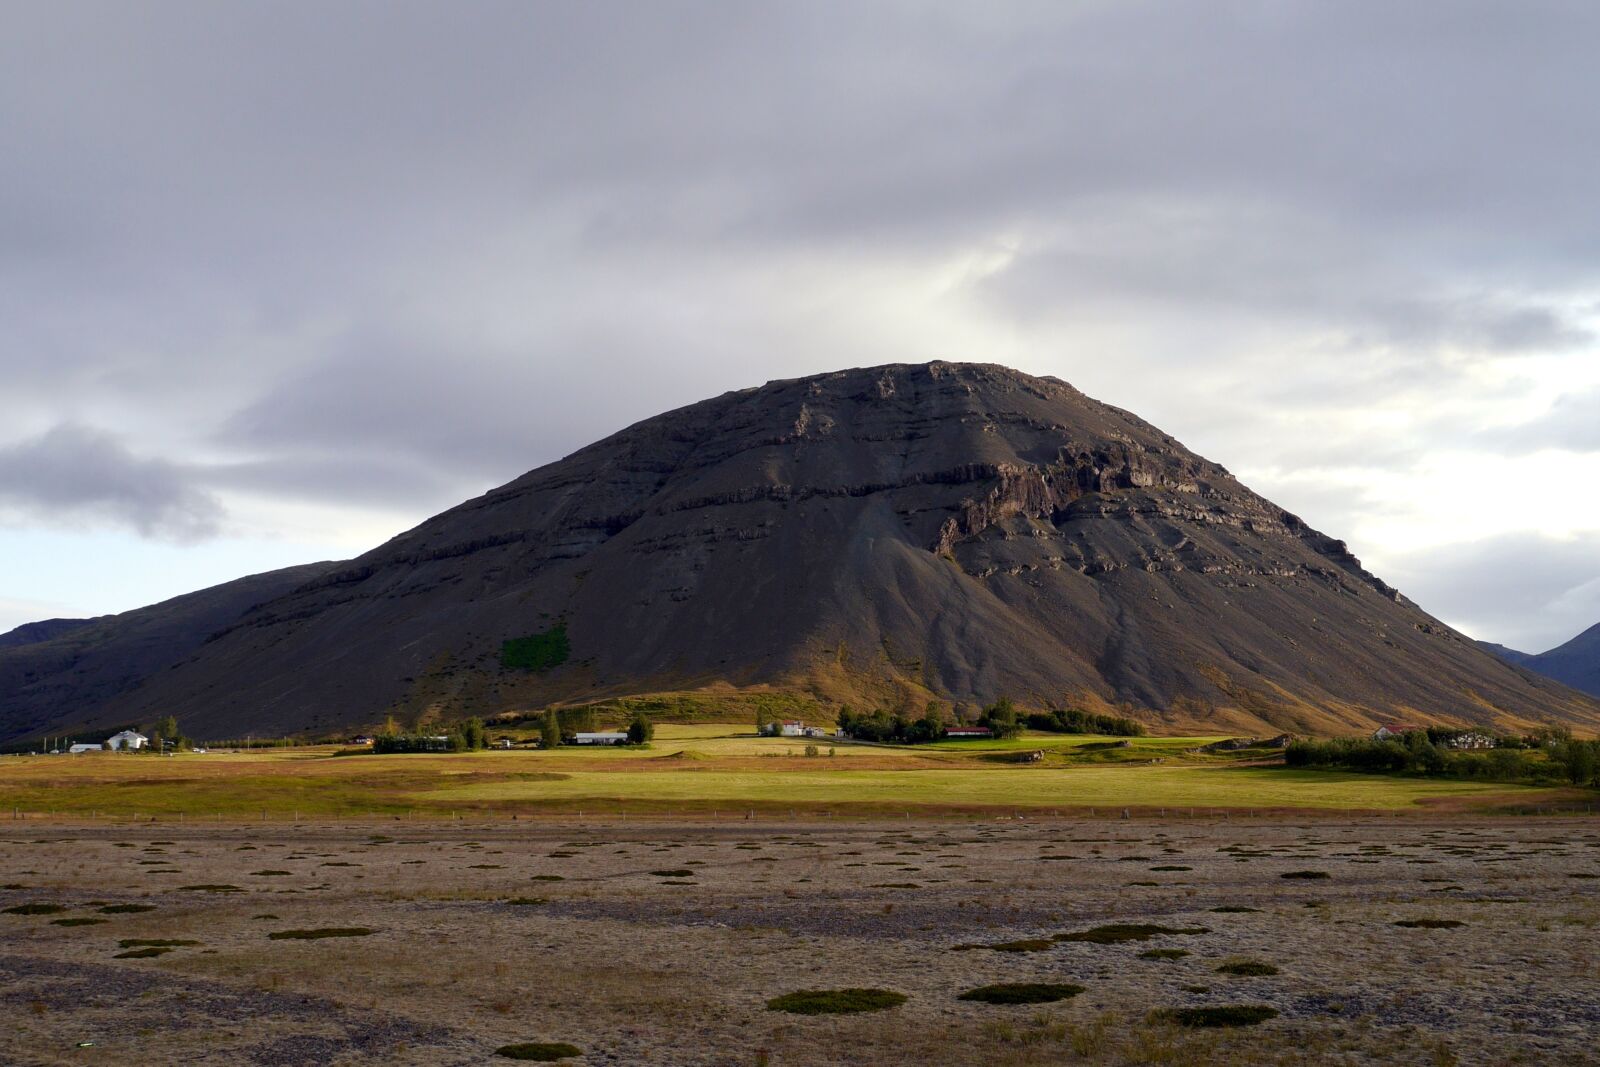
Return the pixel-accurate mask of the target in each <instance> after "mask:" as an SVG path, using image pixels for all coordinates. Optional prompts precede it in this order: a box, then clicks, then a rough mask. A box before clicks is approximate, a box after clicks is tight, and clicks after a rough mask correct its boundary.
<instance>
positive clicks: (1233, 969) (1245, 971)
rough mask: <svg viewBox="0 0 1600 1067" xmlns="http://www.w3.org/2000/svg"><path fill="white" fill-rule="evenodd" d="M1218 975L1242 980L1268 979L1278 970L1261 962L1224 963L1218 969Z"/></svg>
mask: <svg viewBox="0 0 1600 1067" xmlns="http://www.w3.org/2000/svg"><path fill="white" fill-rule="evenodd" d="M1217 973H1218V974H1232V975H1237V976H1238V977H1240V978H1266V977H1268V976H1270V975H1274V974H1277V973H1278V968H1276V967H1274V966H1273V965H1272V964H1270V963H1262V962H1261V961H1259V960H1240V961H1238V962H1237V963H1224V964H1223V965H1222V966H1221V967H1218V968H1217Z"/></svg>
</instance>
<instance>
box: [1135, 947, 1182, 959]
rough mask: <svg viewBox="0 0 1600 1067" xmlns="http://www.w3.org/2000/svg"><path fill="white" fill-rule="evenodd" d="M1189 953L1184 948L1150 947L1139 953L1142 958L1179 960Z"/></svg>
mask: <svg viewBox="0 0 1600 1067" xmlns="http://www.w3.org/2000/svg"><path fill="white" fill-rule="evenodd" d="M1188 954H1189V950H1188V949H1186V948H1151V949H1146V950H1145V951H1143V952H1141V953H1139V958H1140V959H1142V960H1181V959H1183V957H1185V956H1187V955H1188Z"/></svg>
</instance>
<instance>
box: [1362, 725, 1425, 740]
mask: <svg viewBox="0 0 1600 1067" xmlns="http://www.w3.org/2000/svg"><path fill="white" fill-rule="evenodd" d="M1421 729H1422V727H1420V726H1413V725H1412V724H1411V723H1408V722H1386V723H1384V724H1383V725H1382V726H1380V727H1378V728H1377V729H1376V730H1374V731H1372V739H1373V740H1374V741H1391V740H1392V741H1398V740H1399V739H1400V738H1402V737H1404V736H1405V735H1406V734H1411V733H1416V732H1417V731H1418V730H1421Z"/></svg>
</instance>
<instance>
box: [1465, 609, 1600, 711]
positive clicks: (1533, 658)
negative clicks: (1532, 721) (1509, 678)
mask: <svg viewBox="0 0 1600 1067" xmlns="http://www.w3.org/2000/svg"><path fill="white" fill-rule="evenodd" d="M1480 644H1482V645H1483V647H1484V648H1487V649H1488V650H1489V651H1491V652H1493V653H1494V654H1495V655H1497V656H1500V657H1501V658H1503V659H1506V660H1508V661H1510V662H1512V663H1515V664H1517V665H1518V666H1519V667H1526V668H1527V669H1528V670H1530V671H1534V672H1535V673H1537V674H1542V675H1544V676H1545V677H1546V678H1554V679H1555V680H1556V681H1558V682H1560V683H1562V684H1563V685H1570V686H1571V687H1572V688H1574V689H1581V690H1583V691H1584V692H1585V693H1589V694H1592V695H1594V696H1600V624H1596V625H1594V626H1591V627H1589V628H1588V629H1587V630H1585V631H1583V633H1581V634H1579V635H1578V636H1577V637H1574V638H1573V639H1572V640H1571V641H1568V642H1567V643H1566V644H1564V645H1558V646H1557V647H1555V648H1552V649H1551V650H1550V651H1548V652H1540V653H1539V654H1537V655H1530V654H1529V653H1527V652H1518V651H1517V650H1516V649H1514V648H1507V647H1505V646H1504V645H1494V644H1489V643H1488V642H1480Z"/></svg>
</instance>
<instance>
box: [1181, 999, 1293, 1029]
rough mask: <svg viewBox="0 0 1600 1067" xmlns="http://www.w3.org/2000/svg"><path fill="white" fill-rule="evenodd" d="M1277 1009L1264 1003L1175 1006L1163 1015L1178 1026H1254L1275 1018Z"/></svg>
mask: <svg viewBox="0 0 1600 1067" xmlns="http://www.w3.org/2000/svg"><path fill="white" fill-rule="evenodd" d="M1277 1014H1278V1010H1277V1009H1276V1008H1269V1007H1267V1006H1266V1005H1265V1004H1223V1005H1218V1006H1216V1007H1211V1008H1177V1009H1175V1010H1173V1011H1170V1012H1166V1013H1165V1017H1166V1018H1168V1019H1171V1020H1172V1021H1173V1022H1175V1023H1177V1024H1178V1025H1179V1026H1192V1027H1212V1026H1255V1025H1256V1024H1257V1023H1264V1022H1266V1021H1267V1020H1268V1019H1272V1018H1276V1017H1277Z"/></svg>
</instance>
